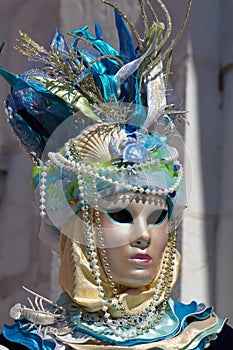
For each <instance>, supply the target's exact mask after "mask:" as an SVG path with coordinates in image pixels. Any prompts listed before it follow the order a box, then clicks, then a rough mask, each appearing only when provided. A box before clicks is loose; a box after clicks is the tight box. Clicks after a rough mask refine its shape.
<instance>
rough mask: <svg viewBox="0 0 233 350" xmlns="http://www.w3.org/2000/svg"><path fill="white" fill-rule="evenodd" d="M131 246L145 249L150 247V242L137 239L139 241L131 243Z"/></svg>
mask: <svg viewBox="0 0 233 350" xmlns="http://www.w3.org/2000/svg"><path fill="white" fill-rule="evenodd" d="M131 246H132V247H134V248H139V249H146V248H148V247H149V246H150V240H149V241H145V240H144V239H142V238H139V239H137V240H135V241H134V242H132V243H131Z"/></svg>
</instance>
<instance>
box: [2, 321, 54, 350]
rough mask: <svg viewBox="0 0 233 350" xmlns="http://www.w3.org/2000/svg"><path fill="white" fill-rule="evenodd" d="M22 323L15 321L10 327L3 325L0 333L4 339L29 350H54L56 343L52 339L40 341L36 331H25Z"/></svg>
mask: <svg viewBox="0 0 233 350" xmlns="http://www.w3.org/2000/svg"><path fill="white" fill-rule="evenodd" d="M23 325H24V323H22V322H19V321H17V322H16V323H15V324H14V325H12V326H7V325H4V326H3V327H2V333H3V335H4V337H5V338H6V339H7V340H9V341H11V342H13V343H18V344H21V345H24V346H26V347H27V348H28V349H30V350H55V349H56V347H57V343H56V341H55V340H54V339H52V338H50V339H42V338H41V336H40V335H39V334H37V329H35V328H34V329H33V330H30V331H27V330H26V329H23V328H22V326H23Z"/></svg>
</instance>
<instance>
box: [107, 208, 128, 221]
mask: <svg viewBox="0 0 233 350" xmlns="http://www.w3.org/2000/svg"><path fill="white" fill-rule="evenodd" d="M107 214H108V217H109V218H110V219H111V221H113V222H117V223H119V224H132V223H133V217H132V215H131V213H130V212H129V211H128V210H127V209H121V210H115V211H107Z"/></svg>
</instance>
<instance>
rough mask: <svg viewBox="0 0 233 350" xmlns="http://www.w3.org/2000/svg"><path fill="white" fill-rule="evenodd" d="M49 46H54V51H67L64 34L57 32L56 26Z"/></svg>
mask: <svg viewBox="0 0 233 350" xmlns="http://www.w3.org/2000/svg"><path fill="white" fill-rule="evenodd" d="M50 46H51V47H54V48H55V51H56V52H67V53H68V52H69V49H68V46H67V44H66V42H65V39H64V36H63V35H62V34H61V33H60V32H59V30H58V28H56V32H55V34H54V37H53V39H52V41H51V45H50Z"/></svg>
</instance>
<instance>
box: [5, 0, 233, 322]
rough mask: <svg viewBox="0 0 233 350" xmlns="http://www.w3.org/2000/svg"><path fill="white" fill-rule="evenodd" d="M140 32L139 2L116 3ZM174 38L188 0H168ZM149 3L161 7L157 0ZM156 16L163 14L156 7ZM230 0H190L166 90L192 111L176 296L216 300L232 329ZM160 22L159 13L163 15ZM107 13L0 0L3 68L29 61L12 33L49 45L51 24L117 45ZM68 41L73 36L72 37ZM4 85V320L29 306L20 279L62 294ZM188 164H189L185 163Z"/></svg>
mask: <svg viewBox="0 0 233 350" xmlns="http://www.w3.org/2000/svg"><path fill="white" fill-rule="evenodd" d="M118 3H119V4H120V6H121V7H122V8H123V9H124V11H125V12H126V13H127V16H128V17H129V18H130V19H131V20H132V21H133V22H134V24H135V25H136V27H137V28H138V29H139V30H140V28H141V18H140V7H139V5H138V2H137V1H135V0H128V1H125V0H121V1H118ZM165 3H166V5H167V7H168V9H169V11H170V13H171V16H172V19H173V36H174V35H175V34H176V33H177V30H178V28H179V26H180V24H181V22H182V20H183V16H184V13H185V8H186V5H187V1H185V0H183V1H180V0H166V1H165ZM151 4H152V5H153V6H154V7H155V8H157V7H158V5H157V4H156V0H151ZM159 13H161V12H160V11H159ZM232 13H233V2H232V0H224V2H223V1H221V0H205V1H203V0H195V1H193V5H192V10H191V14H190V18H189V22H188V25H187V28H186V30H185V33H184V35H183V36H182V38H181V40H180V42H179V44H178V45H177V46H176V48H175V50H174V60H173V65H172V72H173V74H172V76H171V86H172V87H173V89H174V96H175V97H174V98H175V99H176V100H179V101H180V102H181V103H182V104H183V105H184V106H185V109H186V110H187V111H188V114H187V118H188V120H189V124H190V125H189V126H186V128H185V130H183V134H184V138H185V142H186V146H187V152H186V153H187V154H188V155H186V156H185V159H184V162H185V165H186V178H187V183H188V184H187V185H188V189H189V193H191V196H190V200H189V208H188V210H187V212H186V215H185V217H184V220H183V224H182V226H181V230H180V231H181V232H180V236H181V235H182V239H181V238H180V250H181V251H182V267H181V279H180V285H179V289H178V290H177V292H176V294H177V293H178V294H179V295H178V298H179V299H180V300H181V301H183V302H189V301H190V300H193V299H194V300H197V301H199V302H205V303H207V304H208V305H214V307H215V310H216V312H217V313H218V314H219V316H221V317H223V318H225V317H228V318H229V322H230V323H231V324H232V325H233V301H232V290H233V157H232V151H233V136H232V134H233V116H232V114H233V21H232ZM161 19H162V20H163V18H161ZM113 20H114V17H113V11H112V9H111V8H110V7H108V6H106V5H103V4H102V1H101V0H50V1H47V0H34V1H30V0H1V6H0V45H1V43H2V42H5V46H4V48H3V50H2V53H1V55H0V65H2V66H3V67H4V68H6V69H8V70H10V71H12V72H14V73H21V72H22V71H24V70H25V69H28V68H30V67H31V65H30V63H28V62H27V60H26V58H25V57H24V56H22V55H20V54H19V53H17V51H16V50H14V46H15V44H16V38H17V37H18V30H19V29H20V30H22V31H23V32H26V33H28V34H29V35H30V36H31V37H32V38H33V39H34V40H35V41H37V42H39V43H40V44H42V45H44V46H47V45H48V43H49V42H50V40H51V38H52V37H53V34H54V32H55V28H56V27H58V28H59V29H60V31H61V32H62V33H63V34H66V33H67V32H69V31H70V30H73V29H78V28H80V27H82V26H83V25H88V26H89V29H90V31H91V32H93V31H94V23H95V22H98V23H99V24H101V25H102V28H103V34H104V39H105V40H107V41H110V42H111V43H112V44H113V45H114V46H115V47H118V42H117V36H116V31H115V29H114V27H113ZM68 40H69V38H68ZM8 91H9V87H8V86H7V84H6V83H5V82H4V81H3V79H1V81H0V106H1V107H0V108H1V109H0V110H1V112H0V114H1V118H0V325H1V324H3V323H9V322H11V321H10V318H9V316H8V312H9V309H10V307H11V306H12V305H14V304H15V303H16V302H21V303H24V302H26V293H25V292H24V290H23V289H22V288H21V286H22V285H24V286H26V287H28V288H30V289H32V290H34V291H36V292H37V293H39V294H43V295H44V296H47V297H49V298H51V299H53V300H56V298H57V297H58V295H59V292H60V289H59V286H58V284H57V260H58V259H57V257H56V256H55V254H54V253H51V252H50V250H49V248H47V247H46V246H45V245H44V244H43V243H42V242H40V240H39V238H38V230H39V226H40V218H39V216H38V215H36V214H35V210H34V196H33V191H32V188H31V185H30V177H31V169H32V165H31V162H30V159H29V158H28V156H27V155H25V153H24V152H23V150H22V149H21V148H20V146H19V144H18V143H17V141H16V140H15V138H14V136H13V134H12V132H11V130H10V127H9V126H8V124H7V122H6V118H5V115H4V98H5V97H6V95H7V93H8ZM190 163H191V166H190Z"/></svg>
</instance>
